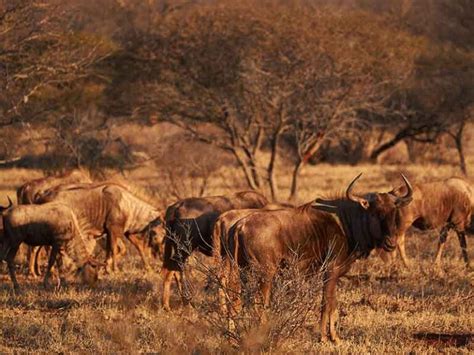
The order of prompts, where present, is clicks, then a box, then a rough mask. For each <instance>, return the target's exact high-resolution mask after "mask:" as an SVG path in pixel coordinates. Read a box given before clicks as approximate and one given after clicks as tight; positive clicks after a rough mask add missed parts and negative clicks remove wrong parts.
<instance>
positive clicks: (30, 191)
mask: <svg viewBox="0 0 474 355" xmlns="http://www.w3.org/2000/svg"><path fill="white" fill-rule="evenodd" d="M79 183H92V180H91V178H90V177H89V175H87V174H86V173H85V172H84V171H82V170H73V171H71V172H69V173H67V174H63V175H59V176H47V177H44V178H39V179H35V180H31V181H28V182H26V183H24V184H23V185H21V186H20V187H19V188H18V189H17V190H16V197H17V201H18V204H19V205H29V204H32V203H35V200H36V199H37V198H39V197H40V196H41V195H42V194H44V193H45V192H46V191H47V190H49V189H51V188H53V187H56V186H59V185H63V184H79Z"/></svg>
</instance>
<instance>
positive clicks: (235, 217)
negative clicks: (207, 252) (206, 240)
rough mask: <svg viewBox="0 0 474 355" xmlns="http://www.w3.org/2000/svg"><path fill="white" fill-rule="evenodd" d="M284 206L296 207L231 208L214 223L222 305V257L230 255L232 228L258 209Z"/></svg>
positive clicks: (213, 236)
mask: <svg viewBox="0 0 474 355" xmlns="http://www.w3.org/2000/svg"><path fill="white" fill-rule="evenodd" d="M283 208H294V206H293V205H291V204H281V203H270V204H268V205H265V206H264V207H262V208H261V209H255V208H247V209H240V210H230V211H227V212H224V213H222V214H221V215H220V216H219V217H218V218H217V220H216V222H215V224H214V229H213V231H212V245H213V256H214V262H215V264H216V265H217V267H218V270H217V277H218V283H219V303H220V304H221V307H223V304H224V302H225V301H224V298H225V295H224V293H223V292H222V291H223V290H224V289H225V288H226V287H227V285H226V281H227V279H226V277H225V275H224V270H222V265H221V262H222V259H223V258H226V256H227V255H228V250H227V249H226V248H227V247H228V243H229V232H230V230H231V228H232V227H233V226H234V224H236V223H237V222H238V221H239V220H241V219H242V218H244V217H247V216H249V215H250V214H252V213H254V212H256V211H262V210H266V211H272V210H279V209H283Z"/></svg>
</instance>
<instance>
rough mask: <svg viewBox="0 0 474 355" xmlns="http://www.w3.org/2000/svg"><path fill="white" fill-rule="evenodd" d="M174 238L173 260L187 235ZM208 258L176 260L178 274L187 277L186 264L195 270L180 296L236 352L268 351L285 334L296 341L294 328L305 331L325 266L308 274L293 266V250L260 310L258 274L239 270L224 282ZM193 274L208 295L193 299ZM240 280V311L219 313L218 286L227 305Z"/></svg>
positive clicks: (315, 309)
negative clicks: (235, 277) (236, 276)
mask: <svg viewBox="0 0 474 355" xmlns="http://www.w3.org/2000/svg"><path fill="white" fill-rule="evenodd" d="M171 238H173V236H171ZM174 241H175V242H176V245H177V249H176V255H177V260H180V254H182V253H188V254H189V253H190V250H191V244H190V240H189V238H187V239H185V240H184V241H183V240H181V241H178V240H176V239H174ZM210 260H211V259H210V258H205V260H203V259H200V258H194V260H193V261H194V262H192V263H187V265H183V264H181V268H182V270H183V275H184V274H186V275H188V276H189V275H190V274H191V272H190V268H192V269H193V270H194V274H193V275H192V277H190V278H183V285H182V288H181V287H180V290H179V291H180V293H181V297H182V299H183V300H185V301H186V302H189V303H190V304H191V306H192V307H193V308H194V309H195V310H196V311H197V313H198V314H200V315H201V316H203V319H204V320H205V321H206V322H207V323H208V324H209V326H210V329H212V330H213V332H214V331H215V332H218V333H219V334H221V335H223V336H225V337H226V338H228V339H229V341H230V343H231V344H232V345H233V346H234V347H235V348H238V349H239V351H250V352H255V351H272V350H275V349H280V348H281V347H282V346H284V344H285V342H286V341H287V340H289V339H291V345H292V346H293V345H294V344H296V343H297V342H298V337H297V334H298V332H301V331H303V330H304V326H305V325H306V323H307V321H308V320H309V319H310V318H312V317H313V316H314V314H315V312H318V310H319V307H320V301H319V297H320V293H321V292H320V291H321V290H322V287H323V286H322V284H323V280H322V274H323V269H324V266H323V267H322V268H321V269H320V270H316V271H315V272H311V273H309V272H305V271H301V270H300V268H299V267H298V266H299V264H300V262H301V260H298V257H296V253H295V257H294V258H293V259H292V260H288V261H287V262H286V263H285V265H284V267H283V268H282V269H281V270H280V271H279V272H278V273H277V275H276V276H275V277H274V279H273V282H272V295H271V301H270V305H269V307H268V308H267V309H264V307H263V301H262V299H261V297H259V294H260V280H261V275H262V273H261V272H259V270H258V268H256V267H249V268H245V269H240V270H239V274H240V279H239V280H237V282H236V283H237V284H238V285H236V283H232V282H229V283H227V284H226V285H224V284H223V283H222V278H221V269H220V268H219V266H217V265H215V264H214V263H212V262H210ZM198 279H201V280H206V286H205V289H206V290H207V294H208V295H207V297H205V298H204V299H199V301H198V302H195V301H194V300H195V298H196V296H197V295H198V294H199V290H198V289H197V288H196V285H195V284H196V280H198ZM241 282H242V285H243V288H242V293H241V295H240V296H241V297H242V300H243V305H244V307H242V310H241V311H240V312H238V311H235V310H234V311H235V312H229V314H227V316H226V315H224V314H222V307H221V305H220V304H219V302H217V301H216V298H217V294H216V293H217V290H218V289H219V288H220V289H221V290H223V293H224V296H225V297H224V298H225V300H226V305H225V306H226V308H231V307H234V306H235V300H236V297H237V294H238V293H239V291H240V283H241ZM300 338H301V337H300ZM287 345H288V344H287Z"/></svg>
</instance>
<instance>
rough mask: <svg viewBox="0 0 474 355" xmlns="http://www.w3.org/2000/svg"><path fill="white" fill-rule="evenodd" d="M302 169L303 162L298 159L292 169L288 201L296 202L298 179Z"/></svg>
mask: <svg viewBox="0 0 474 355" xmlns="http://www.w3.org/2000/svg"><path fill="white" fill-rule="evenodd" d="M302 168H303V160H302V159H300V158H298V161H297V162H296V164H295V166H294V168H293V175H292V177H291V187H290V196H289V200H290V201H296V199H297V198H298V178H299V176H300V173H301V169H302Z"/></svg>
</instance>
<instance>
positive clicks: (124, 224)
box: [39, 183, 162, 270]
mask: <svg viewBox="0 0 474 355" xmlns="http://www.w3.org/2000/svg"><path fill="white" fill-rule="evenodd" d="M50 201H55V202H61V203H64V204H66V205H67V206H69V207H70V208H71V209H72V210H73V211H74V213H75V214H76V216H77V217H78V220H79V222H80V226H81V229H82V230H84V233H86V234H87V235H88V236H90V237H92V238H98V237H100V236H102V234H104V233H106V234H107V238H108V239H107V241H108V248H107V260H108V261H110V257H111V258H112V269H113V270H116V269H117V261H116V257H117V240H118V239H119V238H121V237H123V236H125V237H126V238H127V239H129V240H130V242H132V244H133V245H134V246H135V247H136V248H137V250H138V251H139V253H140V256H141V258H142V260H143V263H144V264H145V267H146V268H147V269H149V265H148V263H147V260H146V258H145V252H144V250H143V243H142V241H141V239H143V238H145V237H148V238H151V237H153V236H155V235H157V234H158V233H160V230H159V229H160V228H162V227H160V226H159V225H160V224H161V221H162V215H161V213H160V211H159V210H158V209H156V208H155V207H153V206H151V205H150V204H148V203H147V202H145V201H143V200H141V199H139V198H138V197H136V196H135V195H133V194H132V193H131V192H129V191H128V190H127V188H126V187H123V186H120V185H118V184H114V183H102V184H93V185H92V187H88V186H80V187H78V186H76V187H73V188H71V189H58V190H54V189H53V190H51V191H49V193H48V194H45V195H43V196H42V197H41V198H40V199H39V202H50Z"/></svg>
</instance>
